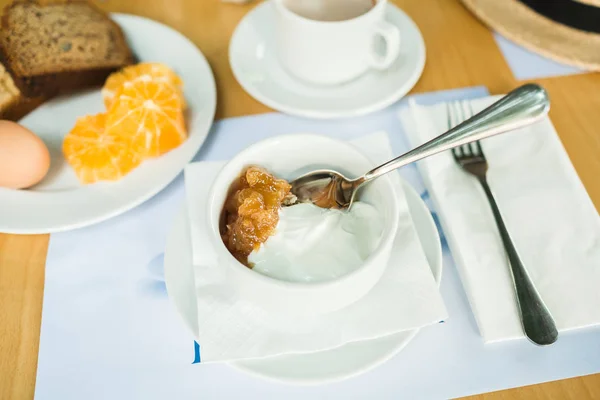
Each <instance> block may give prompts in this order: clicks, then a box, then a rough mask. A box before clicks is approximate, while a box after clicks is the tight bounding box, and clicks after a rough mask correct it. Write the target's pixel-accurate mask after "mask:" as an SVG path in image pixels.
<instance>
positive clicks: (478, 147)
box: [467, 101, 485, 161]
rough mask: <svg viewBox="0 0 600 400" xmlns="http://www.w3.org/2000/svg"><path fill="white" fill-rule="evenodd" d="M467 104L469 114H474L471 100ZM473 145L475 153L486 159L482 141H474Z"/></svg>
mask: <svg viewBox="0 0 600 400" xmlns="http://www.w3.org/2000/svg"><path fill="white" fill-rule="evenodd" d="M467 106H468V110H469V114H470V115H473V114H474V112H473V105H472V104H471V102H470V101H469V102H467ZM472 145H473V147H472V150H473V154H474V155H476V156H478V157H481V158H483V160H484V161H485V154H483V149H482V148H481V143H480V142H479V140H477V141H475V142H473V143H472Z"/></svg>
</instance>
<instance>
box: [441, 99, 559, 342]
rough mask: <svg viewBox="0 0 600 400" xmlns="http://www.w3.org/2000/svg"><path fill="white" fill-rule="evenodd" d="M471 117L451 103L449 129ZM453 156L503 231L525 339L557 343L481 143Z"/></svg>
mask: <svg viewBox="0 0 600 400" xmlns="http://www.w3.org/2000/svg"><path fill="white" fill-rule="evenodd" d="M472 115H473V110H472V109H471V107H470V105H468V106H467V107H464V105H463V104H461V103H458V104H452V103H448V128H452V127H453V126H455V125H457V124H459V123H460V122H462V121H464V120H466V119H468V118H470V117H471V116H472ZM452 155H453V156H454V159H455V160H456V162H457V163H458V164H459V165H460V166H461V168H462V169H463V170H464V171H466V172H468V173H469V174H471V175H473V176H475V177H476V178H477V180H479V183H481V186H482V187H483V190H484V192H485V194H486V196H487V199H488V201H489V203H490V206H491V208H492V212H493V214H494V218H495V219H496V225H497V226H498V230H499V231H500V237H501V238H502V243H504V248H505V250H506V254H507V255H508V264H509V266H510V271H511V276H512V280H513V285H514V289H515V293H516V300H517V306H518V309H519V314H520V317H521V324H522V326H523V330H524V331H525V335H526V336H527V337H528V338H529V340H531V341H532V342H533V343H535V344H538V345H549V344H552V343H554V342H555V341H556V339H558V331H557V330H556V324H555V323H554V320H553V319H552V315H551V314H550V312H549V311H548V308H547V307H546V305H545V304H544V302H543V301H542V298H541V297H540V295H539V293H538V292H537V290H536V289H535V286H534V285H533V283H532V282H531V279H530V278H529V275H528V274H527V270H526V269H525V266H524V265H523V263H522V262H521V259H520V258H519V254H518V252H517V249H516V248H515V246H514V245H513V242H512V240H511V238H510V235H509V233H508V230H507V229H506V226H505V225H504V221H503V220H502V215H501V214H500V210H499V209H498V205H497V204H496V200H495V199H494V195H493V194H492V191H491V189H490V186H489V185H488V182H487V178H486V175H487V170H488V163H487V160H486V158H485V155H484V154H483V150H482V148H481V144H480V143H479V141H476V142H473V143H469V144H465V145H463V146H460V147H456V148H454V149H452Z"/></svg>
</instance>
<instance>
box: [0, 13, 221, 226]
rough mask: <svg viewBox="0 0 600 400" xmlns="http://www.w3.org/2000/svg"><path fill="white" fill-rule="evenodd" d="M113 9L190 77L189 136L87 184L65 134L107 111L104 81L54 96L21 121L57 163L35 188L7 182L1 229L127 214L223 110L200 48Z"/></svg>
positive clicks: (150, 52) (143, 57)
mask: <svg viewBox="0 0 600 400" xmlns="http://www.w3.org/2000/svg"><path fill="white" fill-rule="evenodd" d="M112 17H113V19H114V20H115V21H116V22H117V23H118V24H119V25H120V26H121V28H122V29H123V31H124V33H125V36H126V37H127V40H128V42H129V44H130V46H131V48H132V50H133V52H134V53H135V54H136V56H137V57H138V58H139V60H140V61H159V62H163V63H165V64H166V65H168V66H170V67H171V68H173V69H174V70H175V72H176V73H178V74H179V75H180V76H181V78H182V79H183V82H184V94H185V97H186V101H187V104H188V106H189V110H188V111H187V114H186V123H187V125H188V131H189V138H188V139H187V140H186V141H185V142H184V143H183V144H182V145H181V146H179V147H178V148H176V149H174V150H173V151H170V152H169V153H167V154H165V155H163V156H161V157H159V158H157V159H155V160H149V161H145V162H144V163H143V164H142V165H140V166H139V167H138V168H136V169H135V170H134V171H133V172H132V173H130V174H129V175H127V176H126V177H125V178H123V179H121V180H120V181H117V182H102V183H97V184H93V185H87V186H86V185H82V184H80V183H79V182H78V180H77V177H76V176H75V173H74V172H73V170H72V169H71V167H70V166H69V165H68V164H67V163H66V162H65V160H64V158H63V156H62V151H61V147H62V140H63V137H64V135H65V134H66V133H68V132H69V131H70V130H71V128H72V127H73V125H74V124H75V120H76V118H77V117H79V116H83V115H86V114H95V113H99V112H104V111H105V109H104V105H103V103H102V96H101V95H100V89H96V90H92V91H88V92H86V93H81V94H77V95H72V96H65V97H62V98H57V99H54V100H52V101H49V102H48V103H45V104H43V105H42V106H41V107H39V108H38V109H36V110H34V111H33V112H32V113H31V114H29V115H28V116H26V117H25V118H23V119H22V120H21V121H20V123H21V124H23V125H24V126H26V127H27V128H29V129H31V130H32V131H33V132H34V133H36V134H37V135H39V136H40V137H41V138H42V140H44V142H45V143H46V145H47V146H48V148H49V149H50V155H51V157H52V161H51V166H50V171H49V173H48V176H46V178H45V179H44V180H43V181H42V182H41V183H40V184H39V185H37V186H35V187H33V188H32V189H30V190H11V189H6V188H0V232H10V233H48V232H57V231H63V230H67V229H74V228H78V227H82V226H85V225H90V224H93V223H97V222H99V221H102V220H105V219H108V218H111V217H114V216H115V215H117V214H121V213H123V212H125V211H127V210H129V209H131V208H133V207H135V206H137V205H139V204H140V203H142V202H144V201H145V200H147V199H149V198H150V197H152V196H153V195H155V194H156V193H157V192H159V191H160V190H162V189H163V188H164V187H165V186H167V185H168V184H169V182H171V181H172V180H173V179H174V178H175V177H176V176H177V175H178V174H179V173H180V172H181V171H182V170H183V168H184V166H185V165H186V164H187V163H188V162H189V161H190V160H191V159H192V158H193V157H194V155H195V154H196V153H197V152H198V149H199V148H200V147H201V146H202V143H204V140H205V138H206V136H207V134H208V131H209V129H210V126H211V124H212V121H213V118H214V114H215V107H216V89H215V81H214V78H213V75H212V72H211V70H210V67H209V65H208V62H207V61H206V59H205V58H204V56H203V55H202V53H201V52H200V50H198V48H197V47H196V46H195V45H194V44H193V43H192V42H190V41H189V40H188V39H187V38H185V37H184V36H183V35H181V34H180V33H179V32H176V31H174V30H173V29H171V28H169V27H167V26H165V25H162V24H160V23H158V22H155V21H152V20H149V19H146V18H142V17H137V16H133V15H125V14H114V15H113V16H112Z"/></svg>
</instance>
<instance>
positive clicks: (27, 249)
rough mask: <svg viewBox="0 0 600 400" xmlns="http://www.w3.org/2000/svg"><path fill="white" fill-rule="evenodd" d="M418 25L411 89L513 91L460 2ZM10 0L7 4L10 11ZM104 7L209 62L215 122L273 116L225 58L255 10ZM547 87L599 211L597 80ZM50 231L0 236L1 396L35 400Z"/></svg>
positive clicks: (185, 3) (409, 1) (580, 387)
mask: <svg viewBox="0 0 600 400" xmlns="http://www.w3.org/2000/svg"><path fill="white" fill-rule="evenodd" d="M394 2H395V3H396V4H397V5H398V6H400V7H401V8H402V9H404V11H405V12H407V13H408V14H409V15H410V16H411V17H412V18H413V19H414V21H415V22H416V23H417V25H418V26H419V28H420V29H421V31H422V33H423V36H424V38H425V43H426V46H427V64H426V66H425V71H424V73H423V76H422V77H421V79H420V81H419V82H418V84H417V85H416V86H415V88H414V89H413V90H412V92H411V93H418V92H426V91H433V90H441V89H451V88H460V87H465V86H474V85H485V86H487V87H488V88H489V90H490V92H492V93H506V92H507V91H509V90H510V89H512V88H514V87H515V86H517V85H518V84H520V83H522V82H518V81H517V80H515V78H514V77H513V76H512V73H511V71H510V69H509V68H508V66H507V64H506V61H505V60H504V58H503V56H502V54H501V53H500V50H499V49H498V46H497V45H496V43H495V41H494V39H493V37H492V33H491V32H490V31H489V30H488V29H487V28H486V27H485V26H484V25H482V24H481V23H480V22H479V21H477V20H476V19H475V18H474V17H473V16H472V15H471V14H469V13H468V12H467V11H466V9H464V8H463V7H462V6H461V4H460V3H459V2H458V1H457V0H397V1H394ZM6 3H8V1H7V0H0V5H1V6H4V5H5V4H6ZM97 4H98V5H99V6H100V7H102V8H103V9H105V10H107V11H118V12H124V13H131V14H138V15H142V16H145V17H148V18H152V19H154V20H157V21H160V22H163V23H165V24H167V25H170V26H172V27H174V28H175V29H177V30H179V31H180V32H181V33H183V34H184V35H186V36H187V37H188V38H190V39H191V40H192V41H193V42H194V43H196V45H197V46H198V47H199V48H200V49H201V50H202V52H203V53H204V54H205V55H206V57H207V58H208V60H209V62H210V64H211V67H212V69H213V72H214V74H215V78H216V81H217V88H218V108H217V118H227V117H234V116H239V115H248V114H258V113H264V112H268V111H272V110H270V109H269V108H268V107H266V106H264V105H262V104H260V103H258V102H257V101H255V100H254V99H252V98H251V97H250V96H249V95H248V94H246V93H245V92H244V91H243V90H242V88H241V87H240V85H238V83H237V82H236V81H235V79H234V77H233V75H232V73H231V70H230V68H229V64H228V60H227V49H228V42H229V38H230V36H231V34H232V32H233V30H234V28H235V26H236V24H237V23H238V22H239V20H240V19H241V18H242V17H243V15H244V14H245V13H246V12H247V11H248V10H249V9H250V8H251V7H253V6H254V5H253V4H252V5H249V6H239V5H232V4H221V3H220V2H219V1H218V0H169V1H159V0H153V1H151V0H128V1H120V0H104V1H98V2H97ZM537 82H539V83H540V84H542V85H543V86H544V87H546V88H547V90H548V92H549V94H550V97H551V101H552V110H551V111H550V116H551V118H552V121H553V123H554V125H555V126H556V129H557V131H558V133H559V135H560V138H561V140H562V142H563V144H564V146H565V148H566V150H567V152H568V154H569V156H570V157H571V160H572V162H573V164H574V165H575V168H576V170H577V172H578V173H579V176H580V177H581V180H582V181H583V183H584V185H585V187H586V189H587V191H588V193H589V195H590V196H591V198H592V200H593V201H594V204H595V205H596V208H597V209H599V208H600V179H598V176H600V157H599V155H600V114H599V113H598V110H600V96H598V95H597V94H598V93H600V75H598V74H591V73H590V74H581V75H572V76H566V77H559V78H548V79H539V80H537ZM48 238H49V237H48V235H34V236H15V235H6V234H4V235H2V234H0V399H19V400H20V399H30V398H33V393H34V387H35V378H36V365H37V355H38V344H39V332H40V317H41V313H42V294H43V290H44V265H45V257H46V251H47V246H48ZM472 398H473V399H525V398H527V399H529V398H539V399H541V398H553V399H578V400H581V399H590V398H600V374H597V375H590V376H586V377H578V378H573V379H568V380H563V381H557V382H551V383H544V384H540V385H534V386H529V387H524V388H518V389H512V390H506V391H501V392H496V393H488V394H483V395H479V396H473V397H472Z"/></svg>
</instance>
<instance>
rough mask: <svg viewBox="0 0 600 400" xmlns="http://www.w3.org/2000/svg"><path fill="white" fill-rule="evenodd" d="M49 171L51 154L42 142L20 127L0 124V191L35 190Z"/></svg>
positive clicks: (12, 123) (2, 122) (4, 123)
mask: <svg viewBox="0 0 600 400" xmlns="http://www.w3.org/2000/svg"><path fill="white" fill-rule="evenodd" d="M48 168H50V153H49V152H48V148H47V147H46V145H45V144H44V142H43V141H42V139H40V138H39V137H37V136H36V135H35V134H34V133H33V132H31V131H30V130H29V129H27V128H25V127H23V126H21V125H19V124H17V123H14V122H11V121H2V120H0V187H7V188H11V189H23V188H27V187H30V186H33V185H35V184H36V183H38V182H40V181H41V180H42V179H43V178H44V176H46V174H47V173H48Z"/></svg>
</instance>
